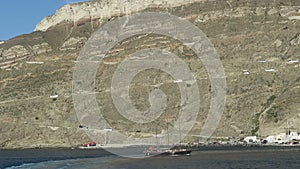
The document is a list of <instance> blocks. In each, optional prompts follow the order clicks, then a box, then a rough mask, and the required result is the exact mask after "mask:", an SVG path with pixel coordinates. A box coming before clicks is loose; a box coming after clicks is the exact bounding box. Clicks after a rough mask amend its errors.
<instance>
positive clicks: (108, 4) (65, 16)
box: [35, 0, 203, 31]
mask: <svg viewBox="0 0 300 169" xmlns="http://www.w3.org/2000/svg"><path fill="white" fill-rule="evenodd" d="M201 1H203V0H172V1H168V0H164V1H161V0H144V1H139V0H102V1H92V2H85V3H76V4H68V5H65V6H63V7H62V8H60V9H58V10H57V11H56V13H55V14H54V15H52V16H48V17H46V18H44V19H43V20H42V21H41V22H40V23H39V24H38V25H37V26H36V28H35V31H46V30H47V29H49V28H50V27H53V26H55V25H57V24H59V23H63V22H67V23H73V24H74V25H76V24H80V23H81V22H87V21H92V20H96V19H102V18H106V17H111V16H116V15H124V14H130V13H132V12H136V11H140V10H143V9H145V8H147V7H149V6H160V7H174V6H180V5H182V4H188V3H192V2H201Z"/></svg>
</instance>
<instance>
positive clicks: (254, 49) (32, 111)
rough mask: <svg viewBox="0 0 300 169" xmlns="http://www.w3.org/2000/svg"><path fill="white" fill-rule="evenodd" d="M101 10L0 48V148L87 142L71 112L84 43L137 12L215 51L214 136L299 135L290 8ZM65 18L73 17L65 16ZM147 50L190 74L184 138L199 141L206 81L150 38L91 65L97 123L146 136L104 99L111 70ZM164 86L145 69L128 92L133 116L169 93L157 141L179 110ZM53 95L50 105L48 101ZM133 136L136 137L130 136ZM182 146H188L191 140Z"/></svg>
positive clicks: (296, 8) (181, 50)
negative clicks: (179, 27) (154, 96)
mask: <svg viewBox="0 0 300 169" xmlns="http://www.w3.org/2000/svg"><path fill="white" fill-rule="evenodd" d="M104 2H105V1H101V3H100V2H97V1H95V2H85V3H79V4H73V5H66V6H64V7H62V8H61V9H59V10H58V11H57V13H56V14H55V15H53V16H50V17H47V18H45V19H44V20H43V21H42V22H41V23H40V24H38V25H37V28H36V31H35V32H33V33H31V34H28V35H21V36H18V37H15V38H13V39H10V40H7V41H5V42H4V43H2V42H0V68H1V69H0V93H1V95H0V114H1V116H0V122H1V123H0V146H1V147H5V148H12V147H36V146H50V147H52V146H75V145H78V144H81V143H83V142H86V141H88V140H89V138H88V137H87V135H86V134H85V132H84V131H83V129H81V128H79V127H78V126H79V125H80V124H79V122H78V121H77V117H76V113H75V111H74V107H73V99H72V76H73V71H74V67H75V64H76V59H77V57H78V55H79V51H80V50H81V48H82V46H83V45H84V44H85V42H86V41H87V39H88V38H89V37H90V36H91V34H92V33H93V32H94V31H95V30H97V29H98V28H99V27H100V26H101V25H103V24H105V23H107V22H109V21H111V20H113V19H115V18H116V17H120V16H123V15H125V14H126V13H132V12H136V11H160V12H169V13H171V14H173V15H176V16H179V17H183V18H186V19H188V20H189V21H190V22H192V23H194V24H195V25H196V26H197V27H199V28H200V29H201V30H202V31H203V32H204V33H205V34H206V35H207V37H208V38H209V39H210V40H211V42H212V43H213V44H214V46H215V48H216V50H217V52H218V53H219V55H220V56H221V60H222V63H223V66H224V69H225V74H226V81H227V101H226V109H225V111H224V114H223V116H222V120H221V123H220V124H219V126H218V128H217V130H216V131H215V133H214V136H238V135H240V134H245V135H250V134H256V135H262V136H265V135H269V134H277V133H281V132H284V131H285V129H286V127H287V126H289V127H290V128H293V130H296V131H299V132H300V70H299V69H300V67H299V66H300V65H299V62H296V61H297V60H300V17H299V16H300V2H299V1H298V0H287V1H286V0H278V1H271V0H260V1H258V0H257V1H256V0H254V1H253V0H230V1H197V0H196V1H192V0H189V1H187V0H182V1H178V2H177V1H172V2H174V3H170V4H169V3H163V4H157V3H158V1H155V3H154V5H153V4H152V3H151V2H150V1H149V2H148V1H146V2H145V3H144V4H142V2H139V3H136V4H137V6H139V7H138V8H133V9H131V8H130V9H128V8H126V9H128V10H126V12H125V13H124V11H121V12H112V11H113V10H114V9H116V8H115V4H108V3H106V4H105V3H104ZM126 2H127V1H126ZM129 2H132V3H131V4H134V3H135V1H129ZM160 2H161V1H160ZM125 4H126V3H125ZM129 5H130V3H129ZM99 6H100V7H99ZM101 6H102V7H101ZM70 9H74V11H73V10H72V11H73V13H70ZM106 9H112V11H110V12H107V10H106ZM92 11H94V12H92ZM104 13H106V14H107V15H104ZM74 16H76V17H74ZM70 18H73V19H72V20H70ZM74 18H75V19H74ZM149 47H159V48H162V49H168V50H170V51H172V52H173V53H176V54H177V55H179V56H180V57H181V58H182V59H183V60H184V61H185V62H186V63H188V65H189V67H190V69H191V70H192V71H193V72H195V77H196V79H197V83H198V86H199V89H200V90H199V92H200V94H201V111H200V113H199V114H200V115H199V117H198V119H197V120H198V123H197V124H196V125H195V126H194V128H193V130H192V131H191V132H190V133H191V135H197V134H199V133H200V129H201V126H202V125H203V122H204V120H205V118H206V115H207V112H208V110H209V103H210V98H211V93H210V81H209V80H208V79H207V77H208V75H207V72H206V70H205V68H204V67H203V65H202V63H201V61H200V60H199V59H198V58H197V57H196V56H195V55H194V53H193V52H192V51H191V50H189V49H188V48H187V47H186V46H184V45H183V44H181V43H180V42H178V41H175V40H173V39H170V38H167V37H161V36H158V35H152V34H150V35H144V36H138V37H134V38H131V39H127V40H125V41H123V42H122V43H119V44H118V45H117V46H116V47H115V48H114V49H113V50H112V51H111V52H110V55H109V56H108V57H107V58H106V59H105V60H104V62H103V63H102V64H101V65H100V66H99V70H98V74H97V81H96V85H95V90H96V93H97V99H98V102H99V104H100V105H101V108H102V109H103V112H105V113H103V116H104V117H105V118H106V119H107V120H108V121H109V123H110V124H111V125H112V126H113V127H114V128H115V129H118V130H120V131H122V132H124V133H126V134H127V135H130V136H132V135H140V136H146V135H151V134H152V135H154V134H155V132H156V131H155V130H156V128H155V127H153V124H151V123H150V124H145V125H143V126H141V125H136V124H133V123H132V122H130V121H128V120H126V119H124V118H123V117H122V116H120V115H119V114H117V113H116V112H117V110H116V108H115V107H114V105H113V103H112V99H111V96H110V92H108V91H110V85H111V84H110V83H111V79H112V75H113V72H114V70H115V69H116V67H117V66H118V64H119V63H120V61H122V60H123V59H124V58H126V57H127V56H128V55H129V54H131V53H134V52H135V51H138V50H140V49H145V48H149ZM292 61H295V62H292ZM273 69H274V71H273ZM170 81H172V78H171V77H170V76H169V75H168V74H166V73H163V72H160V71H157V70H147V71H144V72H142V73H140V74H138V75H137V77H136V78H135V79H134V81H133V82H132V86H131V89H130V92H131V93H130V94H131V99H132V102H133V104H134V105H135V106H136V107H137V109H139V110H147V109H148V108H149V106H150V103H149V101H148V96H149V95H148V94H149V93H150V91H152V90H153V89H155V88H156V87H157V84H162V85H160V86H159V88H160V89H161V90H163V91H164V92H165V93H166V94H168V96H169V101H168V108H167V110H166V112H165V114H164V115H163V116H162V117H161V118H160V122H161V124H162V125H161V126H160V127H159V128H158V131H159V132H161V131H162V130H165V129H166V126H167V125H166V121H167V120H168V119H171V122H170V123H172V120H174V117H175V116H176V113H174V112H178V110H179V108H180V107H179V106H178V105H180V104H179V103H180V98H179V95H178V86H177V85H176V84H174V83H170ZM56 94H57V95H58V98H57V99H51V98H50V96H53V95H56ZM166 119H167V120H166ZM140 128H143V130H142V131H140V132H139V133H136V132H135V131H138V130H139V129H140ZM186 140H188V141H191V140H193V141H196V140H197V137H196V136H190V137H188V138H186Z"/></svg>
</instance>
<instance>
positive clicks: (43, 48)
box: [32, 42, 52, 55]
mask: <svg viewBox="0 0 300 169" xmlns="http://www.w3.org/2000/svg"><path fill="white" fill-rule="evenodd" d="M32 50H33V52H34V53H35V54H36V55H40V54H45V53H49V52H51V51H52V48H51V46H50V45H49V44H48V43H46V42H45V43H41V44H37V45H33V46H32Z"/></svg>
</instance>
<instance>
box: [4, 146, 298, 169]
mask: <svg viewBox="0 0 300 169" xmlns="http://www.w3.org/2000/svg"><path fill="white" fill-rule="evenodd" d="M31 151H33V152H34V151H35V150H31ZM36 151H37V153H36V154H34V157H36V160H37V161H36V162H29V161H30V160H28V159H26V156H23V160H24V163H18V164H17V165H14V164H13V163H10V166H9V165H6V167H3V166H4V164H3V163H2V161H3V159H4V158H3V156H2V155H1V159H0V160H1V162H0V166H2V167H3V168H7V169H43V168H45V169H46V168H47V169H79V168H80V169H82V168H87V169H160V168H162V169H202V168H203V169H223V168H224V169H252V168H253V169H260V168H263V169H273V168H275V169H298V168H300V148H281V149H277V148H275V149H272V148H268V149H266V148H254V149H253V148H247V149H245V148H242V149H240V148H224V149H222V148H221V149H213V150H211V149H209V150H206V149H204V150H200V151H193V152H192V155H191V156H177V157H171V156H161V157H150V158H143V159H132V158H124V157H119V156H117V155H112V154H110V155H109V154H107V153H103V152H101V153H100V154H102V155H97V153H99V152H97V151H91V152H90V153H89V151H81V150H75V151H74V152H72V151H71V152H72V153H73V154H72V153H68V151H70V150H68V151H65V154H64V156H60V155H57V157H58V158H60V157H63V158H65V159H63V158H62V159H54V158H53V157H55V155H53V156H51V157H47V158H48V159H47V158H46V159H42V158H44V157H45V156H44V155H45V154H43V153H41V152H38V151H39V150H36ZM0 152H1V151H0ZM59 152H60V151H59ZM39 153H40V154H41V155H40V157H42V158H39ZM52 153H53V152H52ZM60 153H61V152H60ZM0 154H2V153H0ZM50 154H51V153H50ZM89 154H90V156H89ZM69 155H73V157H71V156H69ZM27 157H28V155H27ZM32 157H33V156H32ZM19 158H22V157H19ZM19 158H16V159H14V158H10V159H6V160H7V161H9V160H11V161H10V162H13V161H18V160H20V159H19ZM39 160H41V161H39ZM26 161H27V162H26Z"/></svg>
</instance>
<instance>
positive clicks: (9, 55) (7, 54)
mask: <svg viewBox="0 0 300 169" xmlns="http://www.w3.org/2000/svg"><path fill="white" fill-rule="evenodd" d="M28 55H30V52H29V51H28V50H27V49H26V48H25V47H24V46H22V45H16V46H13V47H11V48H9V49H7V50H4V51H3V52H2V57H3V58H5V59H15V58H21V57H26V56H28Z"/></svg>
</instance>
